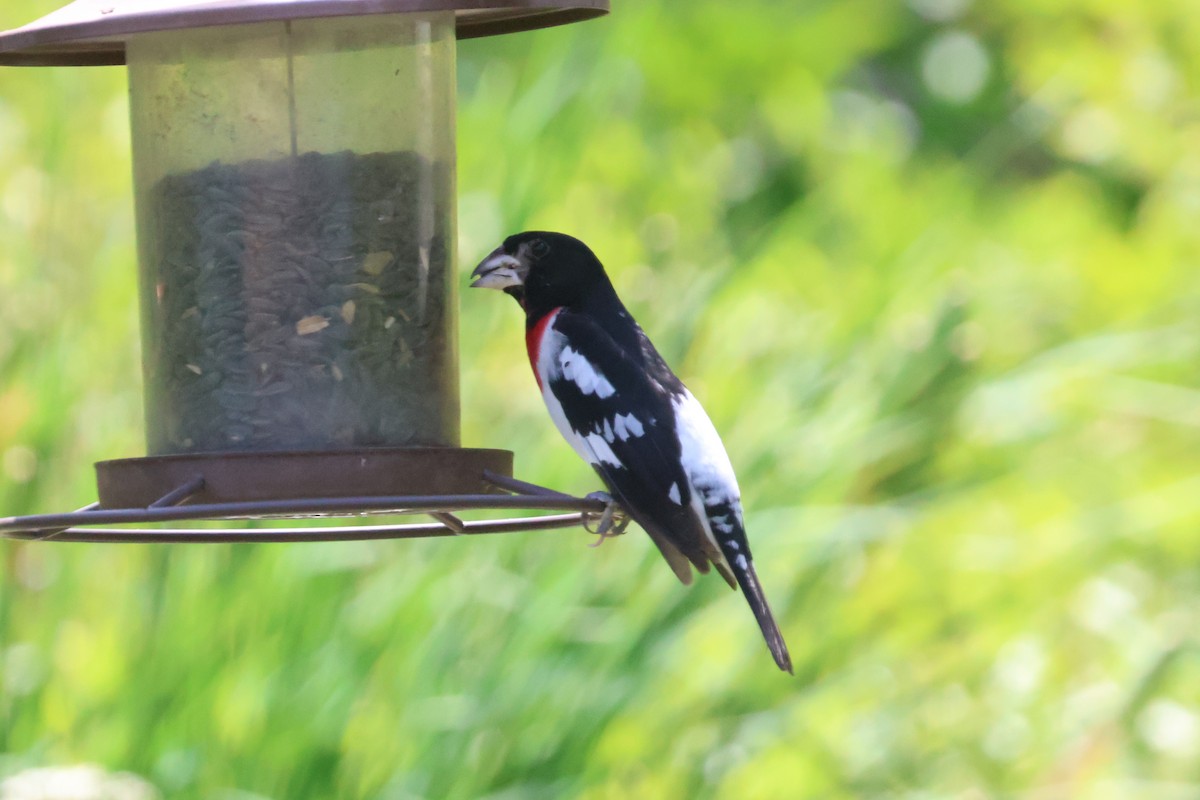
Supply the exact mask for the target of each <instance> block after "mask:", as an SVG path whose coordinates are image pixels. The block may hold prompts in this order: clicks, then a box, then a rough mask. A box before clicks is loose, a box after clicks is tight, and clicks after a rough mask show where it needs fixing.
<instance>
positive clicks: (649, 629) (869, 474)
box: [0, 0, 1200, 800]
mask: <svg viewBox="0 0 1200 800" xmlns="http://www.w3.org/2000/svg"><path fill="white" fill-rule="evenodd" d="M57 5H58V2H57V0H36V1H35V0H15V1H14V0H9V1H8V2H6V3H4V7H3V8H2V9H0V27H3V28H9V27H14V26H16V25H19V24H23V23H25V22H27V21H29V20H31V19H33V18H34V17H36V16H38V15H40V14H42V13H45V12H47V11H49V10H51V9H52V8H53V7H55V6H57ZM613 5H614V6H615V8H614V13H613V14H612V15H611V16H610V17H608V18H607V19H604V20H601V21H596V22H589V23H586V24H583V25H576V26H570V27H565V28H559V29H552V30H547V31H541V32H536V33H527V34H520V35H514V36H510V37H501V38H497V39H491V40H475V41H469V42H463V43H462V44H461V45H460V47H459V91H460V106H459V159H460V163H459V173H458V174H459V188H460V216H459V228H460V232H461V233H460V248H459V252H460V260H461V263H462V269H461V272H462V276H463V278H464V279H465V277H466V274H467V272H468V271H469V269H470V267H471V266H473V264H474V263H475V262H476V261H477V260H478V258H479V257H481V256H482V255H483V254H485V253H486V252H487V251H488V250H490V249H491V248H492V247H494V246H495V245H496V243H498V241H499V240H500V239H501V238H502V237H503V236H504V235H505V234H507V233H512V232H515V231H518V230H522V229H526V228H535V227H536V228H550V229H560V230H564V231H567V232H571V233H574V234H576V235H578V236H580V237H581V238H583V239H585V240H586V241H587V242H589V243H590V244H591V245H592V246H593V247H594V248H595V249H596V250H597V252H598V253H599V254H600V256H601V257H602V259H603V260H604V261H605V262H606V263H607V265H608V267H609V270H610V272H611V274H612V277H613V279H614V282H615V284H616V285H617V288H618V290H619V291H620V292H621V294H622V296H623V297H624V298H625V299H626V302H627V303H628V305H629V306H630V307H631V310H632V311H633V312H634V314H635V315H636V316H637V317H638V318H639V319H640V320H641V322H642V324H643V325H644V327H645V328H646V329H647V330H648V332H649V333H650V335H651V336H652V337H653V338H654V339H655V341H656V342H657V343H658V345H659V347H660V349H661V350H662V351H663V353H664V355H665V356H666V357H667V359H668V361H670V362H671V363H672V364H674V365H675V366H676V368H677V371H679V372H680V373H681V375H682V376H683V377H684V379H685V380H686V381H687V382H688V383H689V385H690V386H691V387H692V389H693V391H694V392H695V394H696V395H698V396H699V397H700V398H701V400H702V401H703V402H704V403H705V405H706V406H707V408H708V410H709V412H710V414H711V416H712V417H713V419H714V421H715V423H716V425H717V427H718V429H719V430H721V432H722V434H723V436H724V438H725V441H726V444H727V446H728V449H729V451H730V455H731V457H732V459H733V462H734V464H735V466H736V468H737V470H738V472H739V477H740V480H741V485H742V489H743V492H744V500H745V505H746V508H747V521H748V526H749V529H750V533H751V539H752V542H753V545H754V550H755V553H756V556H757V563H758V564H759V571H760V575H761V577H762V580H763V582H764V584H765V586H766V588H767V592H768V595H769V596H770V598H771V600H772V602H773V604H774V607H775V609H776V612H777V615H778V616H779V617H780V618H781V623H782V626H783V629H784V632H785V635H786V636H787V638H788V641H789V643H790V645H791V648H792V654H793V659H794V660H795V663H796V673H797V674H796V677H795V678H794V679H791V678H788V677H787V676H784V675H781V674H780V673H779V672H778V671H777V670H776V669H775V668H774V666H773V665H772V663H771V661H770V658H769V656H768V654H767V651H766V649H765V648H764V646H763V644H762V642H761V641H760V639H759V635H758V632H757V630H756V628H755V625H754V622H753V619H752V618H751V616H750V614H749V612H748V610H747V609H746V607H745V605H744V603H743V601H742V600H741V598H739V597H737V596H735V595H733V594H732V593H730V591H729V590H728V589H727V588H726V587H725V586H724V585H723V583H722V582H721V581H719V580H716V579H712V578H709V579H707V580H701V581H699V582H698V583H697V585H695V586H693V587H692V588H690V589H686V588H684V587H682V586H680V585H679V584H678V583H677V582H676V581H675V579H674V577H673V576H672V574H671V572H670V570H669V569H667V567H666V566H665V564H663V563H662V562H661V559H660V557H659V556H658V555H657V553H656V552H655V551H654V550H653V548H652V546H651V544H650V542H649V541H648V539H646V537H644V536H643V535H642V534H641V533H640V532H635V535H631V536H627V537H625V538H623V539H620V540H617V541H614V542H609V543H607V544H606V545H605V546H604V547H602V548H599V549H595V550H593V549H588V548H587V547H586V544H587V543H588V542H590V541H591V538H590V537H589V536H587V535H586V534H584V533H582V532H579V533H573V532H563V533H529V534H517V535H511V536H503V537H480V538H478V539H468V540H464V539H458V540H446V541H426V542H379V543H370V544H345V545H333V544H321V545H278V546H265V545H243V546H110V545H65V544H58V545H55V544H17V543H13V542H2V543H0V565H2V570H0V723H2V724H0V776H2V775H5V774H10V773H13V772H16V771H18V770H20V769H23V768H27V767H30V766H35V765H49V764H74V763H80V762H91V763H97V764H101V765H103V766H105V767H106V768H108V769H112V770H130V771H133V772H135V773H138V774H140V775H143V776H145V777H147V778H148V779H149V780H150V781H151V782H153V783H154V784H155V785H156V786H157V787H158V789H159V791H160V792H161V793H162V795H163V796H164V797H168V798H205V799H208V798H212V799H214V800H254V799H255V798H278V799H283V798H325V797H337V798H395V799H396V800H400V799H401V798H403V799H405V800H409V799H411V798H483V797H486V798H492V799H493V800H500V798H503V799H504V800H522V799H523V798H587V799H588V800H593V799H594V800H600V799H601V798H710V797H711V798H731V799H736V800H753V799H755V798H799V797H905V798H922V799H927V798H928V799H932V798H983V797H1028V798H1060V797H1061V798H1075V797H1088V798H1091V797H1098V798H1109V797H1111V798H1128V797H1148V798H1172V797H1180V798H1185V797H1186V798H1191V797H1196V796H1200V648H1198V647H1197V631H1200V605H1198V602H1197V600H1198V598H1200V572H1198V570H1197V566H1198V562H1200V530H1198V528H1200V455H1198V453H1197V447H1198V445H1200V281H1197V279H1196V277H1195V276H1196V269H1197V261H1198V258H1200V15H1197V14H1196V13H1194V12H1195V8H1194V7H1193V6H1192V5H1191V4H1189V3H1184V2H1169V1H1168V0H1163V1H1162V2H1145V3H1137V4H1133V3H1125V2H1117V1H1116V0H1060V2H1055V3H1044V2H1034V1H1033V0H993V1H992V2H987V3H984V2H975V3H972V2H971V0H909V2H907V3H905V2H886V1H885V0H874V2H871V1H869V0H837V1H836V2H834V1H831V0H821V1H817V0H803V1H802V2H786V3H785V2H771V1H770V0H760V1H759V2H741V3H733V2H729V0H637V1H636V2H633V1H632V0H613ZM124 93H125V76H124V73H123V71H122V70H121V69H117V68H97V69H86V70H85V69H40V70H25V69H4V70H0V510H2V511H3V513H7V514H16V513H33V512H44V511H51V510H63V509H67V508H74V507H77V506H80V505H82V504H84V503H86V502H88V501H90V500H91V499H92V498H93V496H94V488H93V485H92V480H93V479H92V474H91V469H90V464H91V462H93V461H95V460H99V459H103V458H112V457H117V456H127V455H138V454H141V453H143V452H144V449H143V447H144V446H143V442H142V422H141V398H140V388H139V387H140V367H139V362H138V358H139V356H138V352H137V338H138V337H137V316H138V315H137V309H136V303H135V297H136V295H135V285H134V279H135V268H134V262H135V249H134V238H133V223H132V199H131V195H130V164H129V154H128V127H127V114H128V106H127V101H126V97H125V94H124ZM521 339H522V327H521V321H520V317H519V313H518V309H516V307H515V306H514V305H513V304H512V303H509V302H507V301H504V300H503V299H502V298H498V297H497V296H496V295H494V294H493V293H485V292H465V291H464V292H463V297H462V327H461V343H462V369H463V400H464V427H463V438H464V442H466V443H467V444H469V445H472V446H491V447H504V448H509V449H511V450H514V451H515V452H516V454H517V470H518V474H519V475H520V476H522V477H525V478H527V479H530V480H535V481H539V482H542V483H547V484H551V485H554V486H556V487H558V488H561V489H563V490H567V491H572V492H579V493H585V492H588V491H591V490H593V489H595V488H597V485H596V481H595V479H594V476H593V475H592V474H591V472H590V470H589V469H588V468H587V467H586V466H585V465H584V464H582V463H580V462H578V461H577V459H576V458H575V456H574V455H573V453H572V452H571V451H570V450H569V448H568V447H567V446H566V445H565V444H564V443H563V442H562V441H561V440H560V439H559V437H558V435H557V433H556V432H555V431H554V429H553V426H552V425H551V424H550V422H549V420H548V418H547V417H546V415H545V411H544V409H543V408H542V405H541V401H540V398H539V397H538V394H537V392H536V389H535V386H534V383H533V380H532V379H531V376H530V375H529V374H528V367H527V365H526V363H525V358H524V354H523V352H522V351H523V347H522V344H523V343H522V340H521Z"/></svg>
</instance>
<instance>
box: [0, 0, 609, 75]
mask: <svg viewBox="0 0 1200 800" xmlns="http://www.w3.org/2000/svg"><path fill="white" fill-rule="evenodd" d="M608 10H609V0H193V1H192V2H189V1H188V0H184V1H183V2H180V0H75V2H73V3H70V4H69V5H66V6H64V7H62V8H60V9H59V10H57V11H54V12H52V13H50V14H47V15H46V16H44V17H42V18H41V19H39V20H37V21H35V22H31V23H29V24H28V25H25V26H24V27H21V28H15V29H13V30H11V31H5V32H4V33H0V65H10V66H31V67H54V66H60V67H84V66H105V65H114V64H124V63H125V40H126V39H127V38H128V37H129V36H131V35H133V34H139V33H151V32H154V31H166V30H180V29H186V28H203V27H211V26H215V25H238V24H243V23H250V22H278V21H282V20H289V19H310V18H314V17H347V16H366V15H368V14H394V13H402V12H406V11H407V12H414V11H426V12H429V11H453V12H454V13H455V16H456V22H457V31H458V38H459V39H470V38H474V37H477V36H493V35H496V34H501V33H513V32H515V31H524V30H533V29H535V28H548V27H550V26H553V25H565V24H566V23H569V22H579V21H582V20H586V19H592V18H594V17H599V16H603V15H604V14H607V13H608Z"/></svg>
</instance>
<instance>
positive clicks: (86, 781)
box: [0, 764, 160, 800]
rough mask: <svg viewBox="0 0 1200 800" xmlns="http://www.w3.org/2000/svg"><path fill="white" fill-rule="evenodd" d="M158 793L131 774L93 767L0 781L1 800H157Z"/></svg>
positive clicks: (33, 771)
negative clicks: (110, 771)
mask: <svg viewBox="0 0 1200 800" xmlns="http://www.w3.org/2000/svg"><path fill="white" fill-rule="evenodd" d="M159 797H160V795H159V793H158V790H157V789H155V788H154V786H152V785H151V784H150V783H148V782H147V781H145V780H144V779H142V778H139V777H138V776H137V775H134V774H133V773H130V772H112V773H109V772H105V771H104V770H103V769H101V768H100V767H97V766H95V765H94V764H78V765H75V766H71V767H39V768H35V769H27V770H24V771H22V772H18V773H17V774H16V775H13V776H11V777H9V778H5V779H4V780H3V781H0V800H159Z"/></svg>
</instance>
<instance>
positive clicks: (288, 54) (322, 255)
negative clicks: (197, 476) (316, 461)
mask: <svg viewBox="0 0 1200 800" xmlns="http://www.w3.org/2000/svg"><path fill="white" fill-rule="evenodd" d="M454 47H455V38H454V14H453V12H436V13H428V14H394V15H385V16H369V17H340V18H326V19H313V20H294V21H290V22H266V23H257V24H253V25H240V26H224V27H216V28H202V29H193V30H186V31H178V32H162V33H153V34H144V35H140V36H134V37H132V38H131V39H130V41H129V43H128V49H127V58H128V64H129V82H130V97H131V116H132V129H133V156H134V183H135V196H136V203H137V219H138V247H139V262H140V273H141V294H142V297H141V303H142V316H143V325H142V331H143V363H144V370H145V384H146V387H145V396H146V419H147V426H146V427H147V438H148V447H149V451H150V453H151V454H152V455H165V454H173V453H190V452H204V451H228V450H296V449H302V450H331V449H346V448H358V447H373V446H381V447H403V446H416V445H434V446H437V445H445V446H457V445H458V440H459V398H458V363H457V342H456V330H457V318H456V315H457V308H458V304H457V300H456V297H455V288H454V282H453V264H454V244H455V195H454V189H455V185H454V184H455V179H454V97H455V87H454V57H455V53H454Z"/></svg>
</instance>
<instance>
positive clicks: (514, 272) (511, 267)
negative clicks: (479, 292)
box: [471, 247, 529, 289]
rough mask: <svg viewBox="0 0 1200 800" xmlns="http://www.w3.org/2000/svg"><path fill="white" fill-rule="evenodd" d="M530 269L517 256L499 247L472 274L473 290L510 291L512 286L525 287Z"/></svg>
mask: <svg viewBox="0 0 1200 800" xmlns="http://www.w3.org/2000/svg"><path fill="white" fill-rule="evenodd" d="M528 271H529V270H528V268H527V267H526V266H525V265H524V264H523V263H521V260H520V259H518V258H517V257H516V256H511V255H509V254H508V253H506V252H504V248H503V247H497V248H496V249H495V250H493V251H492V252H491V254H490V255H488V257H487V258H485V259H484V260H483V261H481V262H479V266H478V267H476V268H475V271H474V272H472V273H471V277H472V278H474V279H475V280H474V282H472V283H471V287H472V288H479V289H508V288H509V287H512V286H523V285H524V284H525V275H526V273H527V272H528Z"/></svg>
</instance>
